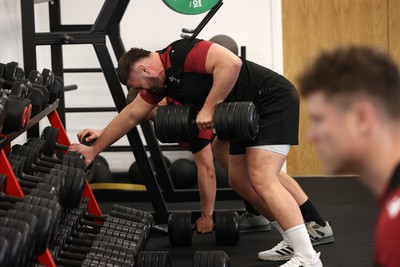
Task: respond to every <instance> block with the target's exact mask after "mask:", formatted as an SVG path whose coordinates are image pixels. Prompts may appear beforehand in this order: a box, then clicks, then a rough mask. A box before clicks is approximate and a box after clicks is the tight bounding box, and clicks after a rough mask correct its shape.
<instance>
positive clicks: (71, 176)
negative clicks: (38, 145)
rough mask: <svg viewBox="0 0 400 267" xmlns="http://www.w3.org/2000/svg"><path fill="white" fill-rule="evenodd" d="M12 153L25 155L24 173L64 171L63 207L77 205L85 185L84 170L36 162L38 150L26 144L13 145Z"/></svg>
mask: <svg viewBox="0 0 400 267" xmlns="http://www.w3.org/2000/svg"><path fill="white" fill-rule="evenodd" d="M11 153H12V154H14V153H15V154H17V155H21V156H24V157H26V160H25V165H24V169H23V170H24V173H32V172H33V171H37V172H41V173H47V174H49V173H51V172H53V170H54V169H56V170H61V171H64V172H65V173H66V177H65V179H64V181H65V187H64V188H65V191H64V197H63V202H62V203H61V204H62V205H63V207H70V208H75V207H76V206H78V205H79V203H80V199H81V197H82V193H83V189H84V186H85V172H84V171H83V170H82V169H77V168H72V167H67V166H64V165H59V164H54V167H53V168H47V167H43V166H40V165H37V164H36V159H37V158H38V151H37V150H35V149H34V148H32V147H28V146H13V147H12V150H11Z"/></svg>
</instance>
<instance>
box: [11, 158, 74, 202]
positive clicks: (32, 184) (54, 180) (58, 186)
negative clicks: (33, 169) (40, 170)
mask: <svg viewBox="0 0 400 267" xmlns="http://www.w3.org/2000/svg"><path fill="white" fill-rule="evenodd" d="M25 161H26V157H24V156H21V155H16V154H10V155H9V162H10V165H11V167H12V169H13V171H14V173H15V176H16V177H17V179H18V181H19V183H20V185H21V186H24V187H28V188H37V189H40V190H43V191H48V192H49V193H52V191H53V190H52V189H51V188H50V187H52V188H54V190H55V192H56V195H57V199H58V200H59V202H60V203H61V202H62V201H63V196H64V191H65V181H64V179H65V178H64V177H65V175H66V173H65V172H61V171H57V173H55V172H56V171H55V170H54V171H53V173H51V174H45V175H44V177H39V176H33V175H28V174H25V173H24V171H23V168H24V166H25ZM46 185H48V186H50V187H47V190H46Z"/></svg>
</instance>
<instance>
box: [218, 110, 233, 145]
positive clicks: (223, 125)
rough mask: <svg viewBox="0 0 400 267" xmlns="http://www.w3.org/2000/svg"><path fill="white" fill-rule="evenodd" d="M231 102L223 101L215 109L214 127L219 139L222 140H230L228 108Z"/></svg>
mask: <svg viewBox="0 0 400 267" xmlns="http://www.w3.org/2000/svg"><path fill="white" fill-rule="evenodd" d="M230 104H231V103H221V104H219V105H218V106H217V108H216V109H215V114H214V118H215V119H214V128H215V131H216V133H217V136H218V139H219V140H221V141H227V140H229V136H228V134H229V131H230V129H229V127H228V119H229V118H230V117H229V116H228V108H229V106H230Z"/></svg>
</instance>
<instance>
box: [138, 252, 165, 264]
mask: <svg viewBox="0 0 400 267" xmlns="http://www.w3.org/2000/svg"><path fill="white" fill-rule="evenodd" d="M170 266H171V260H170V258H169V253H168V251H141V252H140V253H139V255H138V256H137V261H136V265H135V267H170Z"/></svg>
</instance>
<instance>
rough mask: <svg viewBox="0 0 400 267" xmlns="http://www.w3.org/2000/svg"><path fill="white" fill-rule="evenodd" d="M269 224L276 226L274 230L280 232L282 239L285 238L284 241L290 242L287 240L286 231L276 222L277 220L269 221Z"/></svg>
mask: <svg viewBox="0 0 400 267" xmlns="http://www.w3.org/2000/svg"><path fill="white" fill-rule="evenodd" d="M271 224H272V225H273V226H274V227H275V228H276V230H278V231H279V233H280V234H281V235H282V237H283V240H285V241H287V242H290V241H289V238H288V236H287V234H286V232H285V231H283V229H282V227H281V226H280V225H279V223H278V222H277V221H273V222H271Z"/></svg>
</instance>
